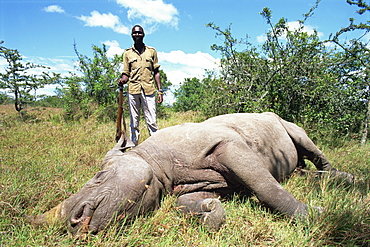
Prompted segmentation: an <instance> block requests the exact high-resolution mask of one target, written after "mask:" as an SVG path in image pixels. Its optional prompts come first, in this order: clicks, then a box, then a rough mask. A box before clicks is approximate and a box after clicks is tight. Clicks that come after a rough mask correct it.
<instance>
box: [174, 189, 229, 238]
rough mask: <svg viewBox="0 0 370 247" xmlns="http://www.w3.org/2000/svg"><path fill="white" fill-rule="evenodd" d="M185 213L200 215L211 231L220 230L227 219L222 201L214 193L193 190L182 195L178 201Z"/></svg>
mask: <svg viewBox="0 0 370 247" xmlns="http://www.w3.org/2000/svg"><path fill="white" fill-rule="evenodd" d="M177 203H178V205H179V206H180V210H181V211H182V212H183V213H190V214H193V215H196V216H199V217H200V220H201V222H202V223H203V224H204V225H205V227H206V228H207V229H208V230H209V231H218V230H219V229H220V228H221V226H222V224H223V223H224V222H225V219H226V212H225V209H224V207H223V206H222V204H221V201H220V200H219V199H217V198H215V194H214V193H210V192H193V193H189V194H185V195H182V196H180V197H179V198H178V201H177Z"/></svg>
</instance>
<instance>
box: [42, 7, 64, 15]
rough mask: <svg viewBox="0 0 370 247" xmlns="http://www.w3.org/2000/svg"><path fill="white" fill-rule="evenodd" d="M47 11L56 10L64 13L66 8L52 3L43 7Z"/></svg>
mask: <svg viewBox="0 0 370 247" xmlns="http://www.w3.org/2000/svg"><path fill="white" fill-rule="evenodd" d="M43 10H44V11H45V12H50V13H53V12H56V13H64V9H63V8H62V7H60V6H59V5H50V6H47V7H45V8H44V9H43Z"/></svg>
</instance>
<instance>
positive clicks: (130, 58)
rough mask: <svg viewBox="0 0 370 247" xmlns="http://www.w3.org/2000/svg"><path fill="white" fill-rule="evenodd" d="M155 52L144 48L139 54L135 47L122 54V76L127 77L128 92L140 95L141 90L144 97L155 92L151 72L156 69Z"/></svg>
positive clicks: (156, 59) (147, 47) (156, 58)
mask: <svg viewBox="0 0 370 247" xmlns="http://www.w3.org/2000/svg"><path fill="white" fill-rule="evenodd" d="M159 67H160V65H159V64H158V57H157V51H156V50H155V49H154V48H152V47H149V46H145V49H144V51H143V53H141V54H140V53H139V52H138V51H137V50H136V49H135V47H131V48H128V49H127V50H126V51H125V53H124V54H123V74H125V75H127V76H128V78H129V80H128V92H129V93H130V94H140V93H141V89H143V90H144V93H145V95H151V94H153V93H154V92H155V90H156V89H155V86H154V77H153V71H154V70H155V69H158V68H159Z"/></svg>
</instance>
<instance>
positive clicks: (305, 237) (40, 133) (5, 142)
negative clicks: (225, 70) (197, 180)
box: [0, 106, 370, 246]
mask: <svg viewBox="0 0 370 247" xmlns="http://www.w3.org/2000/svg"><path fill="white" fill-rule="evenodd" d="M1 107H2V108H1ZM1 107H0V117H1V119H0V124H1V125H0V145H1V152H0V246H77V245H78V246H370V196H369V194H370V193H369V192H370V175H369V170H370V145H365V146H359V145H357V143H355V142H353V143H352V142H347V143H346V144H345V145H341V147H337V148H336V147H330V146H324V147H321V149H322V150H323V151H324V153H325V154H326V155H327V156H328V158H329V159H330V160H331V162H332V163H333V165H334V166H335V167H337V168H338V169H341V170H344V171H347V172H350V173H352V174H354V175H355V176H356V183H355V184H353V185H352V184H346V183H344V182H342V181H339V180H337V179H332V178H328V177H322V178H321V179H319V178H317V177H315V176H313V175H312V174H308V175H306V176H301V175H299V174H298V173H297V174H293V175H292V177H291V178H290V179H289V180H287V181H286V182H284V183H283V186H284V188H285V189H286V190H288V191H289V192H291V193H292V194H293V195H294V196H295V197H296V198H297V199H299V200H300V201H302V202H304V203H306V204H308V205H312V206H321V207H323V208H324V211H323V213H322V214H321V215H317V214H316V213H315V212H312V214H310V217H308V219H307V220H306V221H298V222H292V220H291V219H290V218H288V217H284V216H280V215H277V214H273V213H271V212H269V211H268V210H267V209H265V208H264V207H262V206H261V205H260V203H259V202H258V200H257V199H256V198H255V197H251V198H245V197H243V196H240V195H235V196H233V197H231V198H230V199H228V200H225V201H223V205H224V207H225V209H226V211H227V220H226V222H225V224H224V225H223V227H222V228H221V230H220V231H219V232H216V233H211V232H208V231H207V230H205V229H204V228H203V226H202V225H201V224H199V223H198V221H197V219H196V218H194V217H191V216H188V215H182V214H181V213H180V212H179V211H178V210H177V207H176V198H175V197H173V196H167V197H165V198H164V199H163V201H162V206H161V208H160V209H159V211H157V212H154V213H151V214H149V215H146V216H142V217H139V218H137V219H136V220H135V221H134V222H133V223H131V224H130V225H128V226H125V227H123V226H121V225H117V224H116V225H113V226H111V227H109V228H107V229H106V230H105V231H103V232H100V233H99V234H97V235H90V236H88V237H87V238H86V239H83V240H81V239H73V238H71V237H70V236H69V235H68V233H67V232H66V230H65V227H64V226H63V225H55V226H50V227H34V226H32V225H30V224H28V223H27V222H26V221H25V219H24V217H23V216H24V215H35V214H40V213H43V212H44V211H46V210H48V209H50V208H51V207H53V206H55V205H57V204H58V203H59V202H61V201H62V200H63V199H65V198H68V197H69V196H70V195H72V194H73V193H75V192H77V191H78V190H79V189H80V188H81V187H82V186H83V185H84V184H85V183H86V182H87V180H89V179H90V178H91V177H92V176H93V175H94V174H95V173H96V172H97V171H99V170H100V162H101V160H102V158H103V157H104V155H105V153H106V152H107V151H108V150H109V149H110V148H112V147H113V145H114V137H115V133H114V132H115V126H114V123H110V124H104V123H99V122H98V121H96V120H94V119H93V118H91V119H89V120H87V121H85V122H80V123H63V122H60V121H56V120H58V119H60V118H58V113H53V114H51V113H50V110H49V109H44V110H43V111H39V112H38V113H37V114H35V116H33V117H30V118H29V119H26V121H25V119H24V118H23V120H22V121H20V120H19V119H18V118H19V117H18V116H17V115H14V114H13V113H11V112H9V111H7V110H6V108H4V107H3V106H1ZM200 120H201V118H199V117H198V116H197V115H196V114H195V113H183V114H174V113H170V112H169V113H168V114H167V117H166V118H165V119H160V120H159V125H160V127H162V128H163V127H168V126H172V125H175V124H181V123H184V122H192V121H200ZM142 133H143V135H142V139H145V138H147V137H148V134H147V130H146V129H145V126H144V123H142Z"/></svg>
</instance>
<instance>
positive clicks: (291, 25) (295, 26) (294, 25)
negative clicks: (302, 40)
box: [256, 21, 324, 43]
mask: <svg viewBox="0 0 370 247" xmlns="http://www.w3.org/2000/svg"><path fill="white" fill-rule="evenodd" d="M301 25H302V24H300V23H299V22H298V21H291V22H287V27H288V30H290V31H296V30H300V28H301ZM301 31H302V32H304V33H307V34H309V35H312V34H314V33H315V28H314V27H312V26H310V25H303V27H302V30H301ZM317 35H318V36H319V37H323V36H324V34H323V33H322V32H317ZM285 36H286V33H284V34H282V35H281V36H280V38H281V39H286V38H285ZM256 39H257V42H258V43H263V42H265V41H266V40H267V36H266V34H261V35H259V36H257V38H256Z"/></svg>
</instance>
